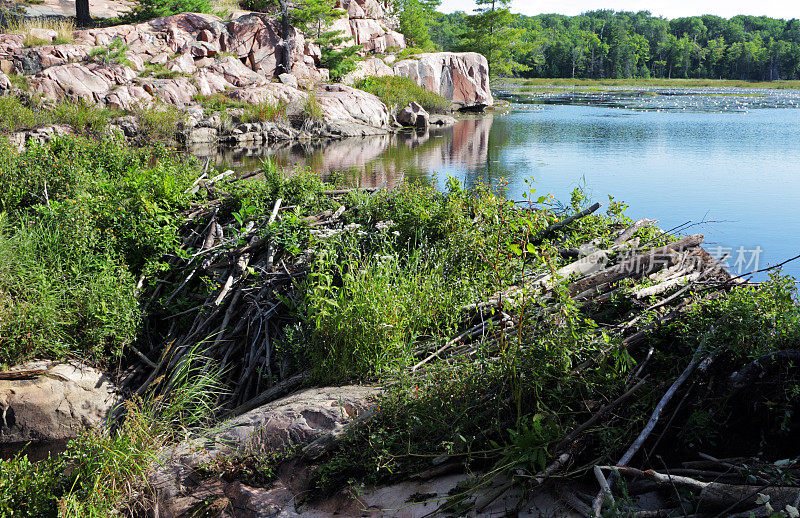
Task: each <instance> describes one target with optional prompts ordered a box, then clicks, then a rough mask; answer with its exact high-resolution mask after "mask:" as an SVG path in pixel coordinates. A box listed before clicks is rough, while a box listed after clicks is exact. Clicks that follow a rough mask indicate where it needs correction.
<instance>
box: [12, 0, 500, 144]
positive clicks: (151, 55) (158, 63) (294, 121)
mask: <svg viewBox="0 0 800 518" xmlns="http://www.w3.org/2000/svg"><path fill="white" fill-rule="evenodd" d="M340 8H341V9H342V14H343V16H342V18H340V19H339V20H337V21H336V22H334V23H333V24H332V27H331V28H332V29H336V30H341V31H342V32H343V33H344V35H345V36H348V37H352V40H353V42H354V43H355V44H357V45H361V46H362V50H361V54H362V58H363V59H362V61H359V62H358V65H357V69H356V70H355V71H354V72H352V73H350V74H348V75H347V76H346V77H345V78H343V84H337V83H333V84H331V83H329V82H328V81H329V76H328V70H327V69H325V68H322V67H321V65H320V59H321V52H320V49H319V47H317V46H316V45H314V44H313V43H312V42H311V41H310V40H308V39H306V38H305V37H304V36H303V34H302V33H300V32H299V31H295V35H294V37H293V41H292V44H291V45H288V46H289V47H290V48H291V49H292V52H291V56H290V62H291V72H290V73H281V70H280V69H281V67H280V66H279V64H278V56H279V54H280V53H281V52H282V49H284V48H285V47H287V42H286V41H284V40H283V39H282V38H281V37H280V24H279V22H278V20H277V19H276V18H275V17H273V16H270V15H267V14H264V13H256V12H236V13H233V14H231V15H230V16H229V17H228V18H227V19H222V18H219V17H217V16H213V15H208V14H198V13H183V14H179V15H175V16H170V17H166V18H158V19H155V20H151V21H148V22H144V23H138V24H134V25H119V26H112V27H106V28H98V29H88V30H78V31H75V33H74V36H73V37H74V42H72V43H62V44H52V45H43V46H38V47H30V48H29V47H26V46H25V41H24V37H23V36H22V35H20V34H0V70H1V72H0V95H20V96H25V97H29V98H33V97H36V98H39V99H41V100H42V101H43V102H44V103H52V102H56V101H60V100H68V101H71V102H84V103H87V104H92V105H96V106H99V107H105V108H110V109H115V110H118V111H122V112H132V111H134V110H136V109H141V108H152V107H163V108H164V109H176V110H179V111H180V112H182V113H183V114H185V117H184V121H183V123H182V124H181V125H180V127H178V128H176V137H177V138H178V140H180V141H182V142H184V143H189V144H192V143H212V142H220V143H232V142H233V143H244V142H261V143H269V142H274V141H279V140H302V139H309V138H344V137H361V136H367V135H376V134H384V133H389V132H392V131H394V130H395V129H397V128H398V127H399V126H400V124H399V123H398V120H397V119H396V118H395V116H394V115H395V113H394V112H395V111H399V110H401V109H402V108H404V107H403V106H397V107H387V106H385V105H384V104H383V103H382V102H381V100H380V99H378V98H377V97H376V96H374V95H372V94H369V93H367V92H364V91H361V90H358V89H356V88H353V87H352V84H353V83H354V82H355V81H356V80H357V79H360V78H364V77H367V76H376V77H380V76H388V75H397V76H402V77H407V78H410V79H412V80H413V81H414V82H416V83H417V84H418V85H419V86H421V87H424V88H425V89H427V90H429V91H431V92H434V93H436V94H438V95H441V96H442V97H444V98H445V99H448V100H450V101H451V107H450V109H451V110H453V111H457V110H471V111H475V110H477V111H480V110H483V109H484V108H486V107H488V106H492V105H493V103H494V99H493V97H492V94H491V91H490V89H489V76H488V65H487V62H486V59H485V58H484V57H483V56H481V55H479V54H476V53H450V52H441V53H428V54H418V55H414V56H412V58H410V59H403V60H397V55H396V54H393V53H389V54H386V52H387V51H390V52H398V51H400V50H402V49H404V48H405V46H406V44H405V39H404V37H403V35H402V34H400V33H398V32H395V31H394V30H392V29H391V28H390V27H389V23H388V22H387V20H386V19H385V13H384V12H383V9H382V8H381V6H380V4H378V3H377V2H375V0H359V1H356V0H353V1H350V2H347V1H344V2H341V3H340ZM45 32H46V31H43V33H42V34H40V35H38V37H39V38H40V39H42V40H44V41H51V42H52V41H53V40H55V37H56V35H55V34H54V33H53V34H46V33H45ZM53 32H54V31H53ZM116 44H119V45H120V46H121V48H124V53H123V54H122V55H120V56H117V57H109V56H108V55H106V56H105V57H104V56H103V55H102V54H101V55H99V57H98V53H97V49H104V48H110V47H113V46H114V45H116ZM123 45H124V47H122V46H123ZM9 76H15V77H16V78H17V79H16V80H15V81H12V80H11V77H9ZM20 82H22V83H24V88H19V87H18V86H17V85H19V83H20ZM344 83H346V84H344ZM215 95H220V96H224V98H227V99H229V100H230V101H232V102H236V103H246V104H250V105H256V104H259V103H274V104H277V103H282V104H283V105H285V106H286V112H287V113H286V118H285V120H282V121H276V122H263V123H252V122H244V121H241V120H239V119H238V117H237V112H236V110H235V109H234V110H229V111H230V113H229V114H230V115H231V118H230V119H226V120H222V119H221V118H220V117H219V115H218V114H216V113H214V111H213V110H209V109H205V108H204V107H203V106H202V104H201V102H200V100H201V99H202V98H204V97H209V96H215ZM309 97H313V99H314V100H315V101H316V102H318V104H319V108H320V110H321V114H320V116H319V117H316V118H313V119H309V118H308V117H305V116H304V115H303V105H304V103H305V102H306V101H307V100H308V99H309ZM442 122H445V123H447V122H449V118H440V119H439V123H442ZM112 129H118V130H120V131H121V132H122V133H123V134H124V135H125V136H127V137H134V136H138V135H141V134H142V129H141V128H139V127H137V126H136V124H135V118H133V117H130V116H127V117H121V118H119V119H117V120H115V121H113V123H112ZM64 132H68V129H66V128H52V127H51V128H45V129H42V128H35V129H31V130H26V131H25V132H21V134H20V135H17V136H15V137H13V140H14V141H15V142H17V143H19V144H22V143H24V142H27V141H30V140H34V141H43V140H46V139H47V137H48V135H49V134H61V133H64Z"/></svg>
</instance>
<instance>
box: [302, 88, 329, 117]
mask: <svg viewBox="0 0 800 518" xmlns="http://www.w3.org/2000/svg"><path fill="white" fill-rule="evenodd" d="M302 112H303V117H305V118H306V120H312V121H321V120H322V119H323V118H324V117H325V113H324V112H323V111H322V105H321V104H320V103H319V97H317V93H316V92H314V91H313V90H312V91H310V92H308V94H306V97H305V99H304V100H303V107H302Z"/></svg>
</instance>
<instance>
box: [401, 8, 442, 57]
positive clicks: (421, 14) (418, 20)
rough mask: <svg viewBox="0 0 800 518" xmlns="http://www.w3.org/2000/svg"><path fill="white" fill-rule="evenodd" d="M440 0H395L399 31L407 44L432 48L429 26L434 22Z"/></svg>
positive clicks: (427, 48)
mask: <svg viewBox="0 0 800 518" xmlns="http://www.w3.org/2000/svg"><path fill="white" fill-rule="evenodd" d="M441 3H442V2H441V0H397V1H396V2H395V4H394V12H395V14H396V15H397V19H398V21H399V22H400V27H399V29H400V32H401V33H403V36H405V37H406V40H407V41H408V44H409V46H411V47H416V48H420V49H424V50H433V49H434V48H435V45H434V44H433V41H432V40H431V27H432V26H433V25H435V23H436V14H435V13H436V8H437V7H439V5H440V4H441Z"/></svg>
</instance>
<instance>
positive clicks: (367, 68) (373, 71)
mask: <svg viewBox="0 0 800 518" xmlns="http://www.w3.org/2000/svg"><path fill="white" fill-rule="evenodd" d="M393 75H394V71H393V70H392V68H391V67H390V66H389V65H387V64H386V63H385V62H384V61H383V60H382V59H378V58H371V59H365V60H364V61H359V62H358V63H356V69H355V70H353V71H352V72H350V73H349V74H347V75H346V76H344V77H343V78H342V83H344V84H346V85H350V86H352V85H353V84H355V83H356V81H358V80H359V79H364V78H365V77H370V76H372V77H383V76H393Z"/></svg>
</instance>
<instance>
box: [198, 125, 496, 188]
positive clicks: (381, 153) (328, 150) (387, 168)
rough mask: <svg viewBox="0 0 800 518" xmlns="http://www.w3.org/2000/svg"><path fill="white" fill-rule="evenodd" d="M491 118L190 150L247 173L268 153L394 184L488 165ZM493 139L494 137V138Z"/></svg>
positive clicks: (371, 182) (279, 162)
mask: <svg viewBox="0 0 800 518" xmlns="http://www.w3.org/2000/svg"><path fill="white" fill-rule="evenodd" d="M493 121H494V119H493V118H492V117H481V118H471V119H465V120H461V121H459V122H458V123H456V124H455V125H454V126H452V127H448V128H438V129H437V128H433V129H430V130H429V131H426V132H424V133H416V132H402V133H397V134H393V135H379V136H372V137H365V138H358V139H356V138H351V139H344V140H338V141H325V140H315V141H307V142H287V143H284V144H280V143H279V144H271V145H269V146H268V147H265V146H261V145H258V146H253V147H246V146H241V147H236V148H217V147H211V146H195V147H192V148H191V149H190V152H191V153H192V154H194V155H195V156H197V157H200V158H201V159H205V158H206V157H211V158H212V159H213V162H212V163H213V164H215V165H216V166H217V167H218V168H230V169H233V170H235V171H238V172H250V171H254V170H257V169H259V168H260V167H261V165H262V161H263V160H264V159H265V158H267V157H269V159H270V160H271V161H272V162H273V164H275V166H276V167H278V168H280V169H283V170H297V169H299V170H305V169H309V170H311V171H316V172H319V173H320V174H322V175H323V176H330V175H331V174H334V173H341V174H344V175H345V176H346V177H347V179H348V181H350V182H353V183H354V184H356V185H361V186H363V187H377V186H380V185H387V186H390V187H391V186H393V185H395V184H396V183H397V182H399V181H402V179H403V178H409V177H429V176H431V175H435V174H436V173H437V172H444V173H448V172H451V171H463V170H470V171H474V170H481V169H484V168H485V166H486V164H487V163H488V156H489V148H490V138H491V136H492V123H493ZM494 138H495V140H496V139H497V138H498V135H495V136H494Z"/></svg>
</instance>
